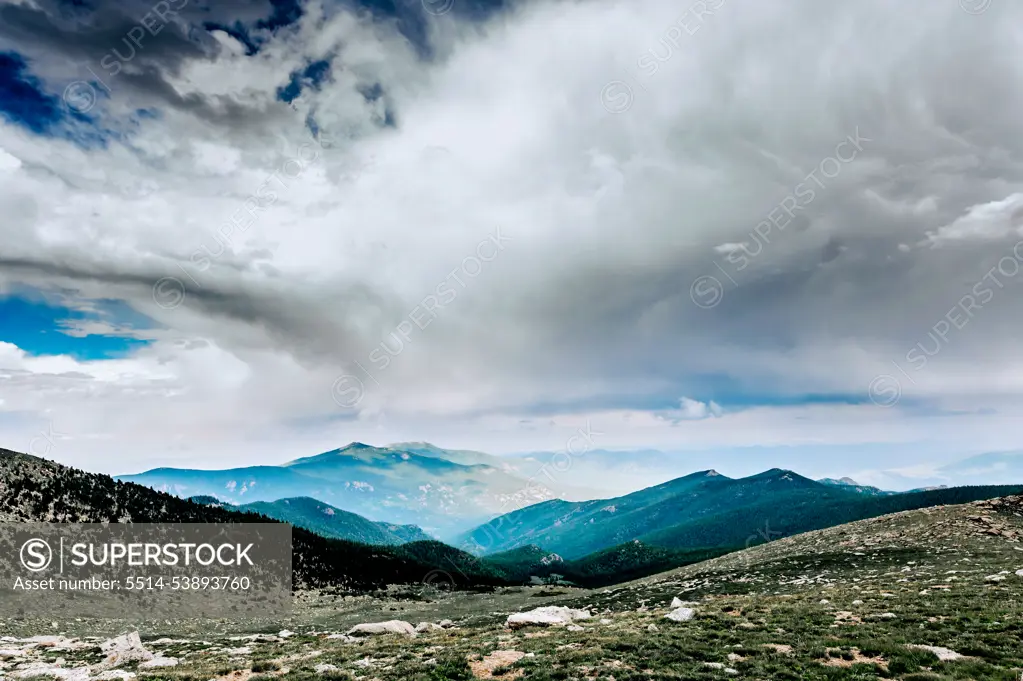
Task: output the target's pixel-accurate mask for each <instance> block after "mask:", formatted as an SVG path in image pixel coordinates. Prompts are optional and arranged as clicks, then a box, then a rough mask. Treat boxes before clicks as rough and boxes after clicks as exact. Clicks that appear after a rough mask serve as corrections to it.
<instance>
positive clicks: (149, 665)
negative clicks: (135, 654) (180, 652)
mask: <svg viewBox="0 0 1023 681" xmlns="http://www.w3.org/2000/svg"><path fill="white" fill-rule="evenodd" d="M177 666H178V658H176V657H163V656H162V655H157V656H156V657H154V658H153V659H152V660H146V661H145V662H140V663H139V669H156V668H158V667H177Z"/></svg>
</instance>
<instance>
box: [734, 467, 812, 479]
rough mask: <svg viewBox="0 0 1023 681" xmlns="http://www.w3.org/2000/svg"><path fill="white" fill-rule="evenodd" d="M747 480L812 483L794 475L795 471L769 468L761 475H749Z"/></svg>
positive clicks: (798, 475) (796, 474)
mask: <svg viewBox="0 0 1023 681" xmlns="http://www.w3.org/2000/svg"><path fill="white" fill-rule="evenodd" d="M748 479H750V480H771V481H775V480H777V481H780V482H804V481H805V482H812V481H811V480H809V479H808V478H804V477H803V476H802V475H800V474H799V473H796V472H795V471H790V470H788V469H786V468H771V469H769V470H766V471H764V472H763V473H757V474H756V475H751V476H750V477H749V478H748Z"/></svg>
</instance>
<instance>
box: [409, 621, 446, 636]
mask: <svg viewBox="0 0 1023 681" xmlns="http://www.w3.org/2000/svg"><path fill="white" fill-rule="evenodd" d="M443 629H444V627H442V626H441V625H439V624H434V623H433V622H420V623H419V624H417V625H416V631H417V632H419V633H420V634H422V633H423V632H427V631H437V630H443Z"/></svg>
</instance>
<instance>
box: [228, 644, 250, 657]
mask: <svg viewBox="0 0 1023 681" xmlns="http://www.w3.org/2000/svg"><path fill="white" fill-rule="evenodd" d="M224 653H225V654H227V655H231V656H232V657H238V656H239V655H251V654H252V648H249V647H248V646H242V647H241V648H228V649H227V650H225V651H224Z"/></svg>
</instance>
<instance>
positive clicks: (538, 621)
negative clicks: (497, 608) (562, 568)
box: [505, 605, 590, 629]
mask: <svg viewBox="0 0 1023 681" xmlns="http://www.w3.org/2000/svg"><path fill="white" fill-rule="evenodd" d="M589 618H590V611H589V610H573V609H572V608H566V607H564V606H560V605H546V606H544V607H542V608H535V609H533V610H530V611H529V612H517V613H515V614H514V615H509V616H508V620H507V621H506V622H505V626H507V627H508V628H509V629H520V628H522V627H526V626H530V625H535V626H539V627H550V626H562V625H565V624H569V623H570V622H572V621H574V620H587V619H589Z"/></svg>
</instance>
